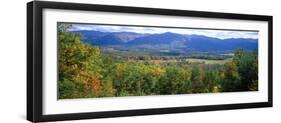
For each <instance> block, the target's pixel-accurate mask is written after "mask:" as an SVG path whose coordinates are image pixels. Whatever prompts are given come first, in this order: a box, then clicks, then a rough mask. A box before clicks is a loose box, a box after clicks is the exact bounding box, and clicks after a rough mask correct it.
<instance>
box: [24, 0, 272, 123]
mask: <svg viewBox="0 0 281 123" xmlns="http://www.w3.org/2000/svg"><path fill="white" fill-rule="evenodd" d="M45 8H50V9H65V10H86V11H100V12H119V13H137V14H151V15H169V16H188V17H203V18H222V19H238V20H256V21H266V22H268V101H266V102H255V103H241V104H224V105H207V106H189V107H171V108H167V107H165V108H157V109H139V110H122V111H106V112H90V113H71V114H57V115H44V114H43V113H42V111H43V102H42V100H43V95H42V89H43V85H42V73H43V67H42V62H43V61H42V57H43V56H42V45H43V44H42V35H43V34H42V29H43V26H42V17H43V13H42V10H43V9H45ZM34 11H35V12H34ZM272 28H273V17H272V16H265V15H248V14H233V13H217V12H201V11H185V10H171V9H156V8H140V7H125V6H109V5H93V4H80V3H63V2H45V1H33V2H29V3H27V120H29V121H32V122H45V121H63V120H79V119H94V118H107V117H123V116H137V115H155V114H169V113H185V112H199V111H213V110H229V109H245V108H259V107H272V106H273V96H272V92H273V91H272V75H273V74H272V67H273V66H272V64H273V63H272V59H273V58H272V57H273V56H272V54H273V53H272V52H273V50H272V45H273V44H272V40H273V39H272V37H273V32H272V31H273V29H272Z"/></svg>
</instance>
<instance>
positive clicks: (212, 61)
mask: <svg viewBox="0 0 281 123" xmlns="http://www.w3.org/2000/svg"><path fill="white" fill-rule="evenodd" d="M186 61H188V62H197V63H205V64H225V63H226V62H229V61H231V58H228V59H225V60H208V59H195V58H189V59H186Z"/></svg>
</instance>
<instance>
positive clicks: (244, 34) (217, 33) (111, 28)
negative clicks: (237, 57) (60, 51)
mask: <svg viewBox="0 0 281 123" xmlns="http://www.w3.org/2000/svg"><path fill="white" fill-rule="evenodd" d="M69 30H70V31H81V30H93V31H101V32H135V33H150V34H160V33H165V32H171V33H178V34H187V35H193V34H194V35H204V36H208V37H214V38H220V39H228V38H252V39H258V32H254V31H229V30H207V29H186V28H185V29H182V28H158V27H136V26H115V25H93V24H73V25H72V28H71V29H69Z"/></svg>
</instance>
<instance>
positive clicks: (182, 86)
mask: <svg viewBox="0 0 281 123" xmlns="http://www.w3.org/2000/svg"><path fill="white" fill-rule="evenodd" d="M66 28H68V26H67V25H64V26H61V27H60V26H59V32H58V38H59V82H58V84H59V99H70V98H91V97H113V96H140V95H167V94H189V93H212V92H235V91H253V90H257V89H258V58H257V51H253V52H245V51H244V50H243V49H237V50H236V51H235V54H234V56H233V58H232V61H230V62H227V63H226V64H224V65H213V66H210V65H204V64H200V65H190V66H179V65H168V66H167V65H165V66H163V65H159V64H144V63H141V62H127V61H126V60H120V59H119V60H118V59H115V58H113V57H111V56H109V55H103V54H102V53H101V51H100V49H99V48H97V47H94V46H91V45H89V44H86V43H83V42H82V41H80V37H81V35H79V34H75V33H71V32H67V31H66Z"/></svg>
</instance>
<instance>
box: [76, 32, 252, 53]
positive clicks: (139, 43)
mask: <svg viewBox="0 0 281 123" xmlns="http://www.w3.org/2000/svg"><path fill="white" fill-rule="evenodd" d="M72 32H75V33H80V34H82V35H83V36H82V38H81V40H82V41H84V42H86V43H89V44H91V45H94V46H100V47H109V46H118V47H119V49H120V48H121V49H122V48H124V49H127V48H128V47H130V48H135V49H144V50H146V49H147V50H161V51H168V52H172V51H173V52H186V51H194V52H212V51H228V52H231V51H234V50H235V49H237V48H243V49H245V50H248V51H250V50H253V49H256V48H258V39H250V38H229V39H220V38H213V37H208V36H204V35H187V34H178V33H172V32H166V33H161V34H148V33H147V34H142V33H135V32H100V31H88V30H81V31H72Z"/></svg>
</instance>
